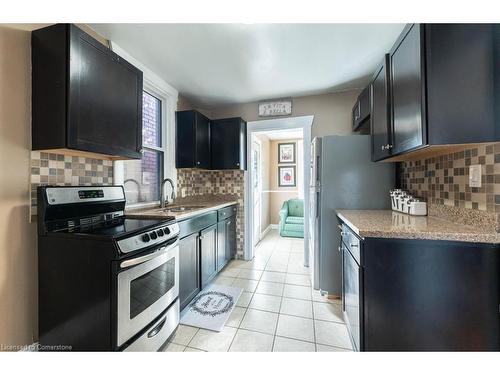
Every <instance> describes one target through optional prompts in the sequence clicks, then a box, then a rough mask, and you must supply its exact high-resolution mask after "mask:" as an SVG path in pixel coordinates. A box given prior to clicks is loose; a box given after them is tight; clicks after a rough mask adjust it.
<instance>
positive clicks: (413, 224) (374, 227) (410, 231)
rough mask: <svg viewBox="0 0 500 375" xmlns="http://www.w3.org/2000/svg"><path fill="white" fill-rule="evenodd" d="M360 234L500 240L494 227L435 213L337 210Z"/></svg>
mask: <svg viewBox="0 0 500 375" xmlns="http://www.w3.org/2000/svg"><path fill="white" fill-rule="evenodd" d="M336 212H337V215H338V217H339V218H340V219H341V220H342V221H344V222H345V223H346V224H347V225H348V226H349V227H350V228H351V229H352V230H354V232H356V233H357V234H358V235H359V236H360V237H363V238H364V237H378V238H403V239H422V240H447V241H464V242H477V243H495V244H496V243H500V234H498V233H497V232H495V231H492V230H490V229H484V228H481V227H475V226H470V225H464V224H458V223H455V222H453V221H449V220H445V219H441V218H438V217H434V216H410V215H407V214H403V213H400V212H394V211H391V210H337V211H336Z"/></svg>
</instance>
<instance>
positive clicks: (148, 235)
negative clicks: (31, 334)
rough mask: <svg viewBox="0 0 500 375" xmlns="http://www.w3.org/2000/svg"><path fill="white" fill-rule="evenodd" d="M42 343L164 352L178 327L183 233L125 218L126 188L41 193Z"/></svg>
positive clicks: (171, 223) (166, 223)
mask: <svg viewBox="0 0 500 375" xmlns="http://www.w3.org/2000/svg"><path fill="white" fill-rule="evenodd" d="M38 206H39V221H38V230H39V232H38V234H39V236H38V238H39V242H38V258H39V331H40V332H39V336H40V344H41V345H42V348H44V349H46V350H55V349H54V348H60V347H64V348H65V349H67V350H92V351H94V350H113V351H115V350H127V351H131V350H141V351H155V350H158V349H159V348H160V347H161V346H162V345H163V344H164V343H165V342H166V340H167V339H168V337H169V336H170V335H171V334H172V332H173V331H174V330H175V328H176V327H177V325H178V323H179V300H178V296H179V246H178V242H179V241H178V236H179V225H178V224H177V223H176V222H175V220H174V219H173V218H165V219H147V220H141V219H132V218H128V217H127V216H125V215H124V208H125V195H124V191H123V188H122V187H121V186H99V187H95V186H93V187H89V186H86V187H52V186H44V187H39V189H38Z"/></svg>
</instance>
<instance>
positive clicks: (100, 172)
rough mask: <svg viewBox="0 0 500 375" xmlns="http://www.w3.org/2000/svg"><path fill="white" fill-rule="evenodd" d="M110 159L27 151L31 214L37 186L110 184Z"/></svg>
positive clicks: (111, 181)
mask: <svg viewBox="0 0 500 375" xmlns="http://www.w3.org/2000/svg"><path fill="white" fill-rule="evenodd" d="M112 183H113V162H112V161H110V160H102V159H93V158H85V157H79V156H67V155H60V154H53V153H47V152H39V151H31V215H36V206H37V201H36V200H37V199H36V189H37V187H38V186H39V185H61V186H70V185H111V184H112Z"/></svg>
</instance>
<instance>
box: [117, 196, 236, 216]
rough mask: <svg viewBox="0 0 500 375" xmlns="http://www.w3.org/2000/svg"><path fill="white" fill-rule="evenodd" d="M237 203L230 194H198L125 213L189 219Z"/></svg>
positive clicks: (128, 214)
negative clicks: (175, 209)
mask: <svg viewBox="0 0 500 375" xmlns="http://www.w3.org/2000/svg"><path fill="white" fill-rule="evenodd" d="M234 204H238V201H237V200H236V198H235V197H232V196H220V197H218V196H211V195H206V196H204V195H198V196H194V197H185V198H179V199H176V200H175V201H174V202H173V203H170V204H169V205H167V206H166V207H165V208H159V207H153V208H151V207H150V208H141V209H135V210H134V209H132V210H127V211H126V212H125V214H126V215H127V216H128V217H131V218H136V219H148V218H160V219H161V218H165V217H175V219H176V220H178V221H181V220H185V219H189V218H190V217H193V216H197V215H200V214H204V213H206V212H210V211H215V210H219V209H221V208H224V207H228V206H232V205H234ZM190 205H193V206H203V207H200V208H196V209H193V210H189V211H182V212H176V211H171V210H170V209H169V208H173V207H175V206H190Z"/></svg>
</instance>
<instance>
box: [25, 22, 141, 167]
mask: <svg viewBox="0 0 500 375" xmlns="http://www.w3.org/2000/svg"><path fill="white" fill-rule="evenodd" d="M31 42H32V145H33V149H34V150H51V149H52V150H53V149H58V150H61V149H63V150H74V151H84V152H91V153H99V154H106V155H111V156H113V157H117V158H140V157H141V150H142V81H143V78H142V72H141V71H140V70H139V69H137V68H135V67H134V66H133V65H131V64H130V63H128V62H127V61H125V60H124V59H122V58H121V57H120V56H118V55H117V54H115V53H114V52H112V51H111V50H110V49H109V48H107V47H106V46H104V45H103V44H101V43H99V42H98V41H96V40H95V39H93V38H92V37H91V36H90V35H88V34H86V33H85V32H83V31H82V30H80V29H79V28H78V27H76V26H74V25H70V24H57V25H53V26H49V27H45V28H42V29H39V30H35V31H33V32H32V40H31Z"/></svg>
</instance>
